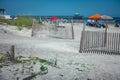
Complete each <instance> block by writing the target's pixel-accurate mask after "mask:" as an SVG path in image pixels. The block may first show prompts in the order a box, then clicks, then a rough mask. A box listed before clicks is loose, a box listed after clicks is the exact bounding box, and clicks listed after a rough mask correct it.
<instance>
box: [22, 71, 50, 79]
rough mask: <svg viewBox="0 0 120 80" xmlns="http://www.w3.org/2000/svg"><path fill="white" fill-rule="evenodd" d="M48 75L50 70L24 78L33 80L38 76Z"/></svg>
mask: <svg viewBox="0 0 120 80" xmlns="http://www.w3.org/2000/svg"><path fill="white" fill-rule="evenodd" d="M47 73H48V70H46V71H44V72H38V73H35V74H32V75H31V76H28V77H26V78H24V79H23V80H31V79H33V78H35V77H36V76H37V75H45V74H47Z"/></svg>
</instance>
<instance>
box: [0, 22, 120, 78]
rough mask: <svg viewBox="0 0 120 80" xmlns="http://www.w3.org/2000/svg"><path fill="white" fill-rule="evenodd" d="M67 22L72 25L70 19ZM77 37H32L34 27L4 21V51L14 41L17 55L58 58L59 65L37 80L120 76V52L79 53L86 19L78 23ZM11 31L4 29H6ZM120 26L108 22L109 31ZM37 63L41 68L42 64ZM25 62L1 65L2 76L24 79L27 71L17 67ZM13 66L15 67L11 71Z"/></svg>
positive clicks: (0, 46) (1, 43)
mask: <svg viewBox="0 0 120 80" xmlns="http://www.w3.org/2000/svg"><path fill="white" fill-rule="evenodd" d="M65 26H71V24H69V23H66V24H65ZM73 28H74V36H75V39H74V40H72V39H58V38H57V39H56V38H53V37H49V36H44V37H30V36H31V30H27V29H23V30H21V31H19V30H17V29H16V27H15V26H10V25H8V26H5V25H0V52H1V53H2V52H5V50H6V51H7V50H8V48H6V46H7V47H9V46H10V45H15V56H18V55H22V56H27V57H29V56H32V57H40V58H43V59H46V60H50V59H57V67H53V66H50V65H46V64H44V65H45V66H47V67H48V73H47V74H46V75H43V76H40V75H38V76H36V78H34V79H33V80H120V71H119V69H120V59H119V58H120V56H119V55H108V54H95V53H94V54H93V53H79V47H80V39H81V31H82V29H83V24H82V23H79V24H78V23H77V24H74V26H73ZM3 30H5V31H7V33H4V31H3ZM86 30H90V31H104V30H105V29H104V28H95V27H87V26H86ZM119 31H120V28H115V27H114V25H108V32H119ZM31 65H32V66H34V68H35V69H36V70H35V71H37V70H38V69H39V66H38V65H39V64H38V63H37V64H36V65H33V64H31ZM21 67H22V65H21V64H14V65H10V66H5V67H3V68H1V72H0V80H17V79H16V77H20V79H19V80H22V79H23V78H24V77H26V76H25V75H23V76H22V75H21V74H20V73H18V74H17V75H16V76H15V75H13V73H14V70H15V69H17V68H19V69H21ZM10 69H11V71H10Z"/></svg>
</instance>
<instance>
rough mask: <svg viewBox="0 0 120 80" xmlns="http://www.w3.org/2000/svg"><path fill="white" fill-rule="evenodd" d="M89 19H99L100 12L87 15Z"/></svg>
mask: <svg viewBox="0 0 120 80" xmlns="http://www.w3.org/2000/svg"><path fill="white" fill-rule="evenodd" d="M89 18H90V19H100V14H94V15H92V16H90V17H89Z"/></svg>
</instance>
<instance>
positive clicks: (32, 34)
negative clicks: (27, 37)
mask: <svg viewBox="0 0 120 80" xmlns="http://www.w3.org/2000/svg"><path fill="white" fill-rule="evenodd" d="M34 21H35V20H34V19H33V23H32V33H31V36H32V37H33V36H34Z"/></svg>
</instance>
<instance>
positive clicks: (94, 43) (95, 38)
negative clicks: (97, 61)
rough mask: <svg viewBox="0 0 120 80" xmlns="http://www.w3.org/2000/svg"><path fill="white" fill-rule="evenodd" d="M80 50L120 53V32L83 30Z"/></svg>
mask: <svg viewBox="0 0 120 80" xmlns="http://www.w3.org/2000/svg"><path fill="white" fill-rule="evenodd" d="M79 52H85V53H90V52H91V53H107V54H120V33H115V32H114V33H107V32H106V31H105V32H103V31H99V32H97V31H83V32H82V37H81V42H80V49H79Z"/></svg>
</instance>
